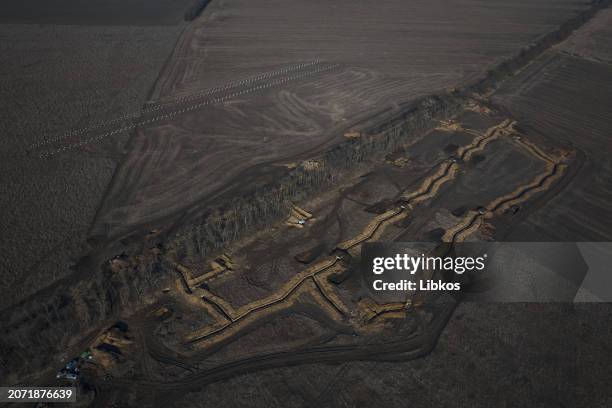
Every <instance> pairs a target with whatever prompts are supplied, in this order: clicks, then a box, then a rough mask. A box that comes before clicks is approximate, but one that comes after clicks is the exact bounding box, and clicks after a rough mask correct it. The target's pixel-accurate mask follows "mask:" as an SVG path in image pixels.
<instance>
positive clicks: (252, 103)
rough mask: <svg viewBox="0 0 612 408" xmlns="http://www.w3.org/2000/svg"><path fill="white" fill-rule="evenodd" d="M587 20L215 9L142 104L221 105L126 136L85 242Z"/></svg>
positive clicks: (559, 4)
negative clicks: (197, 98)
mask: <svg viewBox="0 0 612 408" xmlns="http://www.w3.org/2000/svg"><path fill="white" fill-rule="evenodd" d="M587 6H588V5H587V4H579V3H576V2H574V1H536V2H534V1H521V2H512V4H509V3H507V2H502V1H494V2H491V1H486V2H485V1H446V2H425V1H415V2H405V1H399V0H393V1H385V2H382V3H381V2H378V3H376V5H375V6H373V4H372V3H371V2H365V1H348V0H346V1H340V2H334V3H329V2H323V1H314V2H304V1H292V2H287V1H273V0H268V1H264V2H257V3H254V2H249V1H241V0H235V1H215V2H213V3H212V4H211V5H210V6H209V7H208V8H207V9H206V11H205V13H204V14H203V15H202V16H201V17H200V18H199V19H198V20H196V21H195V22H194V23H193V24H192V25H190V27H189V28H188V30H187V31H186V32H185V34H184V35H183V37H182V39H181V41H180V43H179V45H178V47H177V49H176V51H175V53H174V55H173V57H172V60H171V62H170V63H169V64H168V65H167V67H166V69H165V70H164V73H163V75H162V76H161V78H160V80H159V81H158V82H157V87H156V90H155V92H154V93H153V99H155V100H156V101H158V102H162V103H171V101H173V100H176V98H183V99H182V100H183V101H185V100H189V98H190V96H191V95H194V94H198V93H200V94H202V93H206V90H214V89H218V88H220V89H221V90H222V91H219V93H218V94H215V95H211V96H210V98H209V99H208V100H206V101H205V100H204V99H203V100H202V101H205V102H202V101H195V102H194V103H193V104H192V105H191V106H190V105H183V106H182V107H181V108H180V109H179V110H178V111H175V112H171V113H170V114H169V115H168V116H164V115H160V116H158V117H153V118H151V119H152V120H151V121H149V122H146V121H143V123H142V125H141V126H138V127H137V130H136V132H135V133H134V136H133V137H132V139H131V142H130V144H129V146H130V150H129V152H128V154H127V156H126V158H125V161H124V162H123V164H122V165H121V168H120V169H119V171H118V172H117V174H116V175H115V177H114V179H113V184H112V186H111V188H110V190H109V194H108V196H107V198H106V200H105V203H104V205H103V207H102V210H101V211H100V213H99V217H98V218H97V220H96V224H95V228H94V232H95V234H96V235H98V236H102V237H105V236H106V237H117V236H121V235H123V234H126V233H129V232H130V231H132V230H134V228H137V227H139V226H142V225H145V224H147V225H148V224H151V223H154V222H155V220H159V219H162V218H164V219H168V218H172V217H173V216H175V215H176V214H179V213H183V212H184V211H185V210H188V209H190V208H193V207H197V206H200V207H204V206H207V205H209V204H211V203H213V204H214V203H217V202H218V201H219V197H220V195H221V194H224V193H227V192H228V191H240V188H241V187H245V186H246V185H247V184H248V183H247V182H246V180H247V179H248V180H251V179H250V177H249V176H250V175H252V174H255V172H257V171H261V172H264V173H268V174H270V173H271V172H272V170H270V169H272V168H273V167H274V165H279V164H286V163H287V162H294V161H296V160H298V161H299V160H300V159H303V158H305V157H308V156H311V155H313V154H315V153H317V152H320V151H322V150H324V149H326V148H328V147H329V146H331V145H333V144H334V143H337V142H338V141H339V140H341V138H342V134H343V133H344V131H346V130H348V129H352V128H357V129H361V128H364V127H366V125H367V124H368V123H369V122H368V120H369V119H371V118H373V117H374V116H375V115H376V114H377V113H378V114H379V113H381V112H387V113H389V112H394V111H397V110H399V108H400V106H404V105H406V104H409V103H410V102H412V101H415V100H416V99H418V98H419V97H423V96H425V95H428V94H431V93H433V92H445V91H447V90H449V89H450V88H453V87H457V86H461V85H462V84H466V83H469V82H471V81H474V80H475V79H477V78H480V77H481V76H483V75H484V74H485V73H486V71H487V70H488V69H490V68H492V67H494V66H496V65H497V64H499V63H500V62H501V61H503V60H505V59H507V58H510V57H511V56H514V55H516V54H517V53H518V52H519V51H520V50H521V49H523V48H524V47H526V46H527V45H529V44H530V43H532V42H533V41H535V40H536V39H537V38H539V37H540V36H542V35H543V34H545V33H548V32H551V31H554V29H555V28H557V27H558V26H559V25H560V24H561V23H562V22H563V21H566V20H568V19H569V18H571V17H572V16H574V15H576V14H577V13H578V12H580V11H581V10H584V9H585V8H586V7H587ZM308 64H314V65H308ZM296 66H302V68H295V67H296ZM316 67H329V69H322V70H320V71H317V69H316ZM294 68H295V69H294ZM279 72H280V73H279ZM271 73H277V75H272V74H271ZM253 78H263V79H261V80H259V82H258V81H256V80H254V79H253ZM249 81H251V82H249ZM244 84H247V85H249V84H251V85H252V86H251V87H250V88H248V89H247V88H245V87H244ZM185 98H187V99H185ZM379 119H380V117H379ZM145 122H146V123H145ZM106 137H113V136H112V135H108V134H105V133H101V134H99V135H98V136H97V135H96V134H92V135H85V136H84V137H83V138H82V140H81V141H80V142H79V141H75V142H74V143H75V144H78V143H81V142H83V143H85V144H87V143H89V141H91V142H92V143H94V142H95V141H96V140H104V139H105V138H106ZM54 148H57V149H63V148H68V149H73V148H74V144H73V145H71V144H70V143H64V144H61V143H60V144H58V145H57V146H56V147H54ZM50 151H53V149H50ZM65 154H66V155H68V154H78V148H77V152H73V153H65ZM63 155H64V153H61V154H58V156H59V158H61V157H63ZM262 169H267V170H265V171H264V170H262ZM272 173H273V172H272Z"/></svg>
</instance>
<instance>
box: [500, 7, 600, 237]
mask: <svg viewBox="0 0 612 408" xmlns="http://www.w3.org/2000/svg"><path fill="white" fill-rule="evenodd" d="M611 24H612V13H611V12H610V10H604V11H602V13H600V14H599V15H598V16H597V17H596V18H594V19H593V20H592V21H590V22H589V23H588V24H587V25H586V26H585V27H584V29H582V30H580V31H578V33H577V34H576V35H574V36H572V37H571V38H570V40H569V41H567V42H565V43H563V44H562V46H560V47H558V48H557V49H555V50H551V51H550V52H549V53H548V54H547V55H545V56H544V58H542V59H541V60H540V61H538V63H537V64H534V66H532V67H530V69H528V70H525V72H524V73H523V74H521V75H518V76H516V77H515V78H514V79H513V80H511V81H508V82H507V83H506V84H505V86H504V87H502V89H500V92H498V93H497V94H496V95H495V97H494V100H495V101H496V102H497V103H498V104H500V105H502V106H504V107H505V108H506V109H508V110H509V111H510V112H512V114H513V115H514V116H515V117H517V118H519V119H520V120H521V121H522V123H523V124H524V127H525V129H526V130H527V131H528V132H529V133H530V134H533V135H539V137H541V138H549V139H550V140H556V141H558V142H559V143H569V144H571V145H572V146H574V148H576V149H577V150H578V151H579V152H580V162H581V163H582V164H581V165H579V166H576V167H577V168H576V169H575V171H574V172H573V173H572V177H571V179H570V180H569V181H568V185H567V187H566V188H565V189H564V190H563V191H562V192H560V193H559V194H558V195H557V196H556V197H555V199H554V200H551V201H550V202H548V203H547V204H546V205H545V206H543V207H542V208H539V209H538V210H537V211H535V212H534V213H533V214H531V215H530V216H529V217H528V218H527V219H526V220H524V222H522V223H521V224H520V226H519V227H518V228H517V229H515V231H514V232H513V234H512V235H511V236H510V238H511V239H519V238H520V239H522V240H533V241H536V240H550V239H552V240H558V241H609V240H610V239H612V234H611V233H610V231H612V217H611V215H610V211H609V208H610V202H611V201H612V159H611V158H610V149H611V148H612V140H611V139H610V134H611V132H612V119H611V116H610V112H611V108H612V103H611V101H612V73H611V71H610V63H611V62H612V58H611V57H612V56H611V54H610V46H609V44H610V41H612V31H611V30H610V26H611Z"/></svg>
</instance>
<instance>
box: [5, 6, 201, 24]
mask: <svg viewBox="0 0 612 408" xmlns="http://www.w3.org/2000/svg"><path fill="white" fill-rule="evenodd" d="M192 3H193V0H156V1H146V0H128V1H125V0H93V1H87V2H84V1H79V0H30V1H17V0H8V1H5V2H3V4H2V9H1V10H0V24H2V23H10V24H63V25H83V26H85V25H108V26H119V25H129V26H139V25H175V24H178V23H180V22H181V21H183V16H184V14H185V11H186V10H187V8H188V7H189V6H190V5H191V4H192Z"/></svg>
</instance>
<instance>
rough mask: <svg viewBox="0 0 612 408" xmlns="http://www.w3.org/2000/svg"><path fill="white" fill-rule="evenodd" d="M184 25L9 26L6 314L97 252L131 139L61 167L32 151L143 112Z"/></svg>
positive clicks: (2, 75)
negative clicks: (104, 204)
mask: <svg viewBox="0 0 612 408" xmlns="http://www.w3.org/2000/svg"><path fill="white" fill-rule="evenodd" d="M83 4H85V3H83ZM87 4H90V3H87ZM182 28H183V27H182V25H174V26H155V25H148V26H146V27H138V26H123V27H119V26H92V25H78V26H77V25H38V24H0V38H1V39H0V52H1V53H2V55H3V58H2V60H3V63H2V64H1V65H0V81H1V83H2V86H0V106H1V107H0V112H1V113H0V117H1V120H0V129H1V130H0V131H1V132H2V141H1V145H2V148H1V153H0V157H1V159H0V172H1V173H2V181H1V182H0V192H1V194H0V212H1V213H2V214H3V216H2V217H0V228H1V229H2V231H3V233H2V234H1V237H0V248H1V249H0V251H1V255H2V256H1V257H0V271H1V276H2V282H1V283H0V287H1V289H0V293H1V294H2V296H1V297H2V300H1V301H0V304H1V305H2V306H0V308H4V307H5V306H7V305H8V304H10V303H11V302H13V301H15V300H17V299H19V298H20V297H23V296H24V295H27V294H31V293H33V292H35V291H36V290H38V289H40V288H43V287H45V286H47V285H49V284H52V283H53V282H55V281H57V280H58V279H60V278H62V277H64V276H66V275H68V274H70V273H71V269H70V268H71V266H72V265H74V263H75V262H76V261H77V260H78V259H79V258H80V257H81V256H82V255H83V253H85V252H87V246H86V239H87V236H88V230H89V228H90V226H91V223H92V221H93V218H94V215H95V213H96V210H97V209H98V207H99V205H100V201H101V200H102V199H103V197H104V193H105V191H106V189H107V187H108V184H109V182H110V179H111V177H112V175H113V173H114V170H115V167H116V165H117V164H118V162H119V161H120V157H121V153H122V151H123V143H124V142H125V141H126V135H121V136H120V137H117V138H114V139H112V140H107V141H105V143H99V144H97V145H95V146H92V147H94V149H91V148H90V149H85V150H83V151H81V152H79V154H77V155H66V156H64V157H62V159H61V160H57V161H44V160H40V158H39V157H38V156H36V155H32V154H30V153H29V151H30V150H31V148H32V146H33V145H34V144H36V143H37V142H39V141H40V140H41V139H44V138H53V137H57V135H58V134H60V135H61V134H62V132H65V131H66V130H67V129H69V128H74V127H79V126H83V125H84V124H87V123H90V122H100V121H103V120H108V119H109V118H113V117H116V116H121V115H124V114H125V113H126V112H130V111H132V110H137V109H139V108H140V107H141V106H142V104H143V103H145V102H146V101H147V99H148V95H149V92H150V90H151V88H152V86H153V84H154V82H155V80H156V78H157V75H158V73H159V71H160V70H161V68H162V67H163V65H164V63H165V61H166V59H167V58H168V56H169V55H170V53H171V51H172V47H173V46H174V44H175V42H176V39H177V38H178V36H179V34H180V32H181V30H182Z"/></svg>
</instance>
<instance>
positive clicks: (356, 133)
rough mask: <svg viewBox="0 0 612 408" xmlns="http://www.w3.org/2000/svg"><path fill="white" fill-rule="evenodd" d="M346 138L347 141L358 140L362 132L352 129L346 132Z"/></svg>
mask: <svg viewBox="0 0 612 408" xmlns="http://www.w3.org/2000/svg"><path fill="white" fill-rule="evenodd" d="M344 137H346V138H347V139H358V138H360V137H361V132H359V131H358V130H355V129H352V130H349V131H348V132H346V133H345V134H344Z"/></svg>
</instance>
